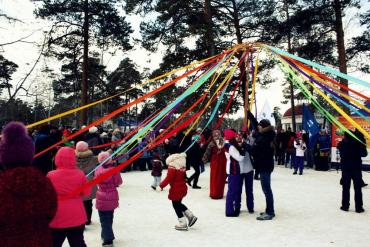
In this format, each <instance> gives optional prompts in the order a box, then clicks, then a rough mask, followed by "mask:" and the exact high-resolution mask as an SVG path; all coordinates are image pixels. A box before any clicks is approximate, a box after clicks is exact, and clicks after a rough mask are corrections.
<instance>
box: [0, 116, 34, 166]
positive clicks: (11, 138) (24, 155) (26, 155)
mask: <svg viewBox="0 0 370 247" xmlns="http://www.w3.org/2000/svg"><path fill="white" fill-rule="evenodd" d="M34 154H35V145H34V144H33V141H32V139H31V137H29V135H28V133H27V129H26V127H25V126H24V125H23V123H20V122H10V123H8V124H7V125H6V126H5V128H4V130H3V133H2V139H1V141H0V164H2V165H3V166H4V168H13V167H19V166H30V165H32V161H33V156H34Z"/></svg>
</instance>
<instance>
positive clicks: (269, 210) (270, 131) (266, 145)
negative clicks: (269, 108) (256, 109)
mask: <svg viewBox="0 0 370 247" xmlns="http://www.w3.org/2000/svg"><path fill="white" fill-rule="evenodd" d="M255 138H256V139H255V142H254V144H253V147H252V153H253V158H254V164H255V166H256V169H258V170H259V171H260V179H261V186H262V190H263V193H264V194H265V197H266V211H265V212H264V213H261V215H260V216H258V217H257V220H271V219H272V218H274V217H275V211H274V196H273V194H272V190H271V173H272V171H273V170H274V147H273V142H274V138H275V131H274V128H273V127H272V126H271V124H270V121H269V120H267V119H262V120H261V121H260V122H259V124H258V131H257V133H256V137H255Z"/></svg>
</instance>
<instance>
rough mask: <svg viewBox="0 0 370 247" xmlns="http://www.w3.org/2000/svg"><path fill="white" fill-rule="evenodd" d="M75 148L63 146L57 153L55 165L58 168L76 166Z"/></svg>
mask: <svg viewBox="0 0 370 247" xmlns="http://www.w3.org/2000/svg"><path fill="white" fill-rule="evenodd" d="M76 163H77V162H76V154H75V150H74V149H73V148H70V147H62V148H60V149H59V150H58V152H57V154H56V155H55V165H56V167H57V169H74V168H77V166H76Z"/></svg>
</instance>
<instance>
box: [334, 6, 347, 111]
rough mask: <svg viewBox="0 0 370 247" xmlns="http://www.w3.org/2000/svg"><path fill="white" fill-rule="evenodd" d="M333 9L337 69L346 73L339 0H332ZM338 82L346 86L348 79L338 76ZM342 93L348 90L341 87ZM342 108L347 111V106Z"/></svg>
mask: <svg viewBox="0 0 370 247" xmlns="http://www.w3.org/2000/svg"><path fill="white" fill-rule="evenodd" d="M334 11H335V32H336V34H337V49H338V59H339V71H340V72H342V73H344V74H347V60H346V49H345V46H344V32H343V23H342V8H341V3H340V1H339V0H334ZM340 83H341V84H342V85H343V86H346V87H348V81H347V80H346V79H343V78H340ZM340 90H341V91H342V92H343V93H345V94H347V95H348V90H347V89H344V88H341V89H340ZM344 110H345V111H346V112H347V113H349V109H348V108H347V107H345V108H344Z"/></svg>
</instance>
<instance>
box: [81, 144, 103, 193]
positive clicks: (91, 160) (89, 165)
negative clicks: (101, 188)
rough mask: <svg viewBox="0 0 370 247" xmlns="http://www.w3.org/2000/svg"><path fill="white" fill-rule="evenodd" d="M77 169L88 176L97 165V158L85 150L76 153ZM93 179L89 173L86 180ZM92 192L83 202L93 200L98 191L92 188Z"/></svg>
mask: <svg viewBox="0 0 370 247" xmlns="http://www.w3.org/2000/svg"><path fill="white" fill-rule="evenodd" d="M76 157H77V167H78V168H79V169H80V170H82V171H83V173H84V174H85V175H87V174H89V173H90V172H91V171H92V170H94V169H95V167H96V165H98V164H99V161H98V157H96V156H95V155H94V153H93V152H92V151H91V150H87V151H84V152H77V151H76ZM93 178H94V173H91V174H90V175H89V176H88V177H87V180H89V181H91V180H92V179H93ZM91 189H92V192H91V194H90V195H89V196H87V197H85V198H84V200H92V199H94V198H95V195H96V191H97V189H98V187H97V186H92V188H91Z"/></svg>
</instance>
